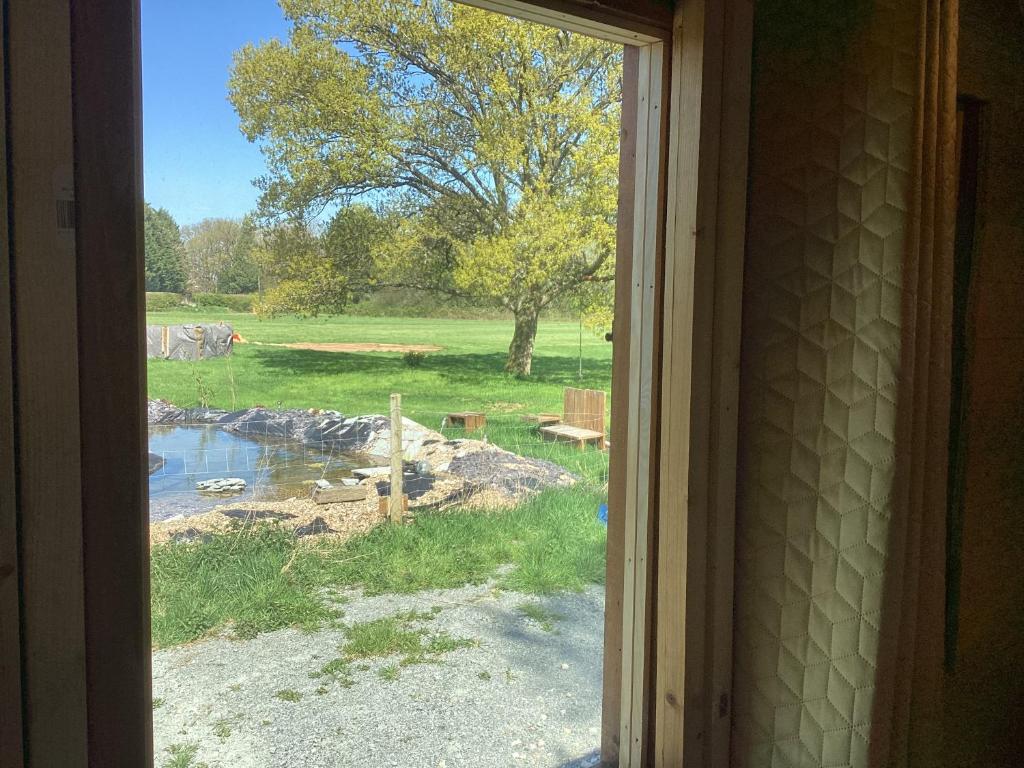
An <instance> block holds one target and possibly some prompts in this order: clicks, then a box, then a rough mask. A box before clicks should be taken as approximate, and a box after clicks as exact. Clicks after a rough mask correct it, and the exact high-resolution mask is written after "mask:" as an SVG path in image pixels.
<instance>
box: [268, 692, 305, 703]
mask: <svg viewBox="0 0 1024 768" xmlns="http://www.w3.org/2000/svg"><path fill="white" fill-rule="evenodd" d="M274 698H275V699H280V700H281V701H290V702H292V703H293V704H294V703H295V702H297V701H302V694H301V693H299V692H298V691H293V690H292V689H291V688H285V689H283V690H280V691H278V692H277V693H275V694H274Z"/></svg>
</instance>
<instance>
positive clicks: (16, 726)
mask: <svg viewBox="0 0 1024 768" xmlns="http://www.w3.org/2000/svg"><path fill="white" fill-rule="evenodd" d="M4 21H5V10H4V6H3V5H0V29H2V28H3V27H4ZM5 53H6V51H5V50H4V47H0V71H3V67H4V58H5V56H4V55H5ZM0 94H3V95H5V96H6V94H5V93H4V82H3V79H2V78H0ZM0 190H3V195H4V200H5V201H6V200H8V199H9V198H8V186H7V122H6V110H5V111H2V112H0ZM7 214H8V211H7V206H6V205H5V206H4V207H3V211H0V616H3V620H0V711H2V712H3V713H4V714H3V717H0V755H4V756H9V760H8V758H7V757H4V758H3V761H4V765H5V766H6V765H10V767H11V768H21V766H23V765H24V762H23V761H22V759H21V749H22V742H21V728H22V720H21V637H20V624H21V615H20V614H21V609H20V607H19V605H18V520H17V515H16V512H15V510H16V509H17V494H16V492H15V482H16V472H15V460H14V453H15V443H14V357H13V355H14V351H13V349H12V348H11V274H10V250H9V248H8V239H7V238H8V234H9V233H8V227H7Z"/></svg>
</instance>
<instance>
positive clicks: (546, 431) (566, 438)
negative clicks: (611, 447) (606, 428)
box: [540, 424, 604, 449]
mask: <svg viewBox="0 0 1024 768" xmlns="http://www.w3.org/2000/svg"><path fill="white" fill-rule="evenodd" d="M540 434H541V436H542V437H543V438H544V439H546V440H556V441H563V442H568V443H575V444H576V445H577V446H578V447H579V448H581V449H582V448H585V447H586V446H587V445H590V444H593V445H594V446H596V447H600V446H602V445H603V443H604V433H603V432H595V431H594V430H592V429H584V428H583V427H573V426H571V425H569V424H555V425H553V426H549V427H541V428H540Z"/></svg>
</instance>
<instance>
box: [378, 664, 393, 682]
mask: <svg viewBox="0 0 1024 768" xmlns="http://www.w3.org/2000/svg"><path fill="white" fill-rule="evenodd" d="M377 676H378V677H379V678H380V679H381V680H387V681H388V682H392V681H394V680H397V679H398V667H397V666H396V665H394V664H389V665H388V666H386V667H381V668H380V669H379V670H378V671H377Z"/></svg>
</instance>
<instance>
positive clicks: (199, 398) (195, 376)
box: [192, 363, 213, 408]
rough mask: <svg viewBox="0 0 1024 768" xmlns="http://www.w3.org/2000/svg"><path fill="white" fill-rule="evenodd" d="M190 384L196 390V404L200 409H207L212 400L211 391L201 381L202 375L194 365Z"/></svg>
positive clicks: (207, 385)
mask: <svg viewBox="0 0 1024 768" xmlns="http://www.w3.org/2000/svg"><path fill="white" fill-rule="evenodd" d="M192 384H193V385H194V386H195V388H196V403H197V404H198V405H199V407H200V408H209V407H210V401H211V400H213V390H212V389H211V388H210V385H209V384H207V383H206V381H205V380H204V379H203V374H202V373H201V372H200V370H199V366H197V365H196V364H195V363H192Z"/></svg>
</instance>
